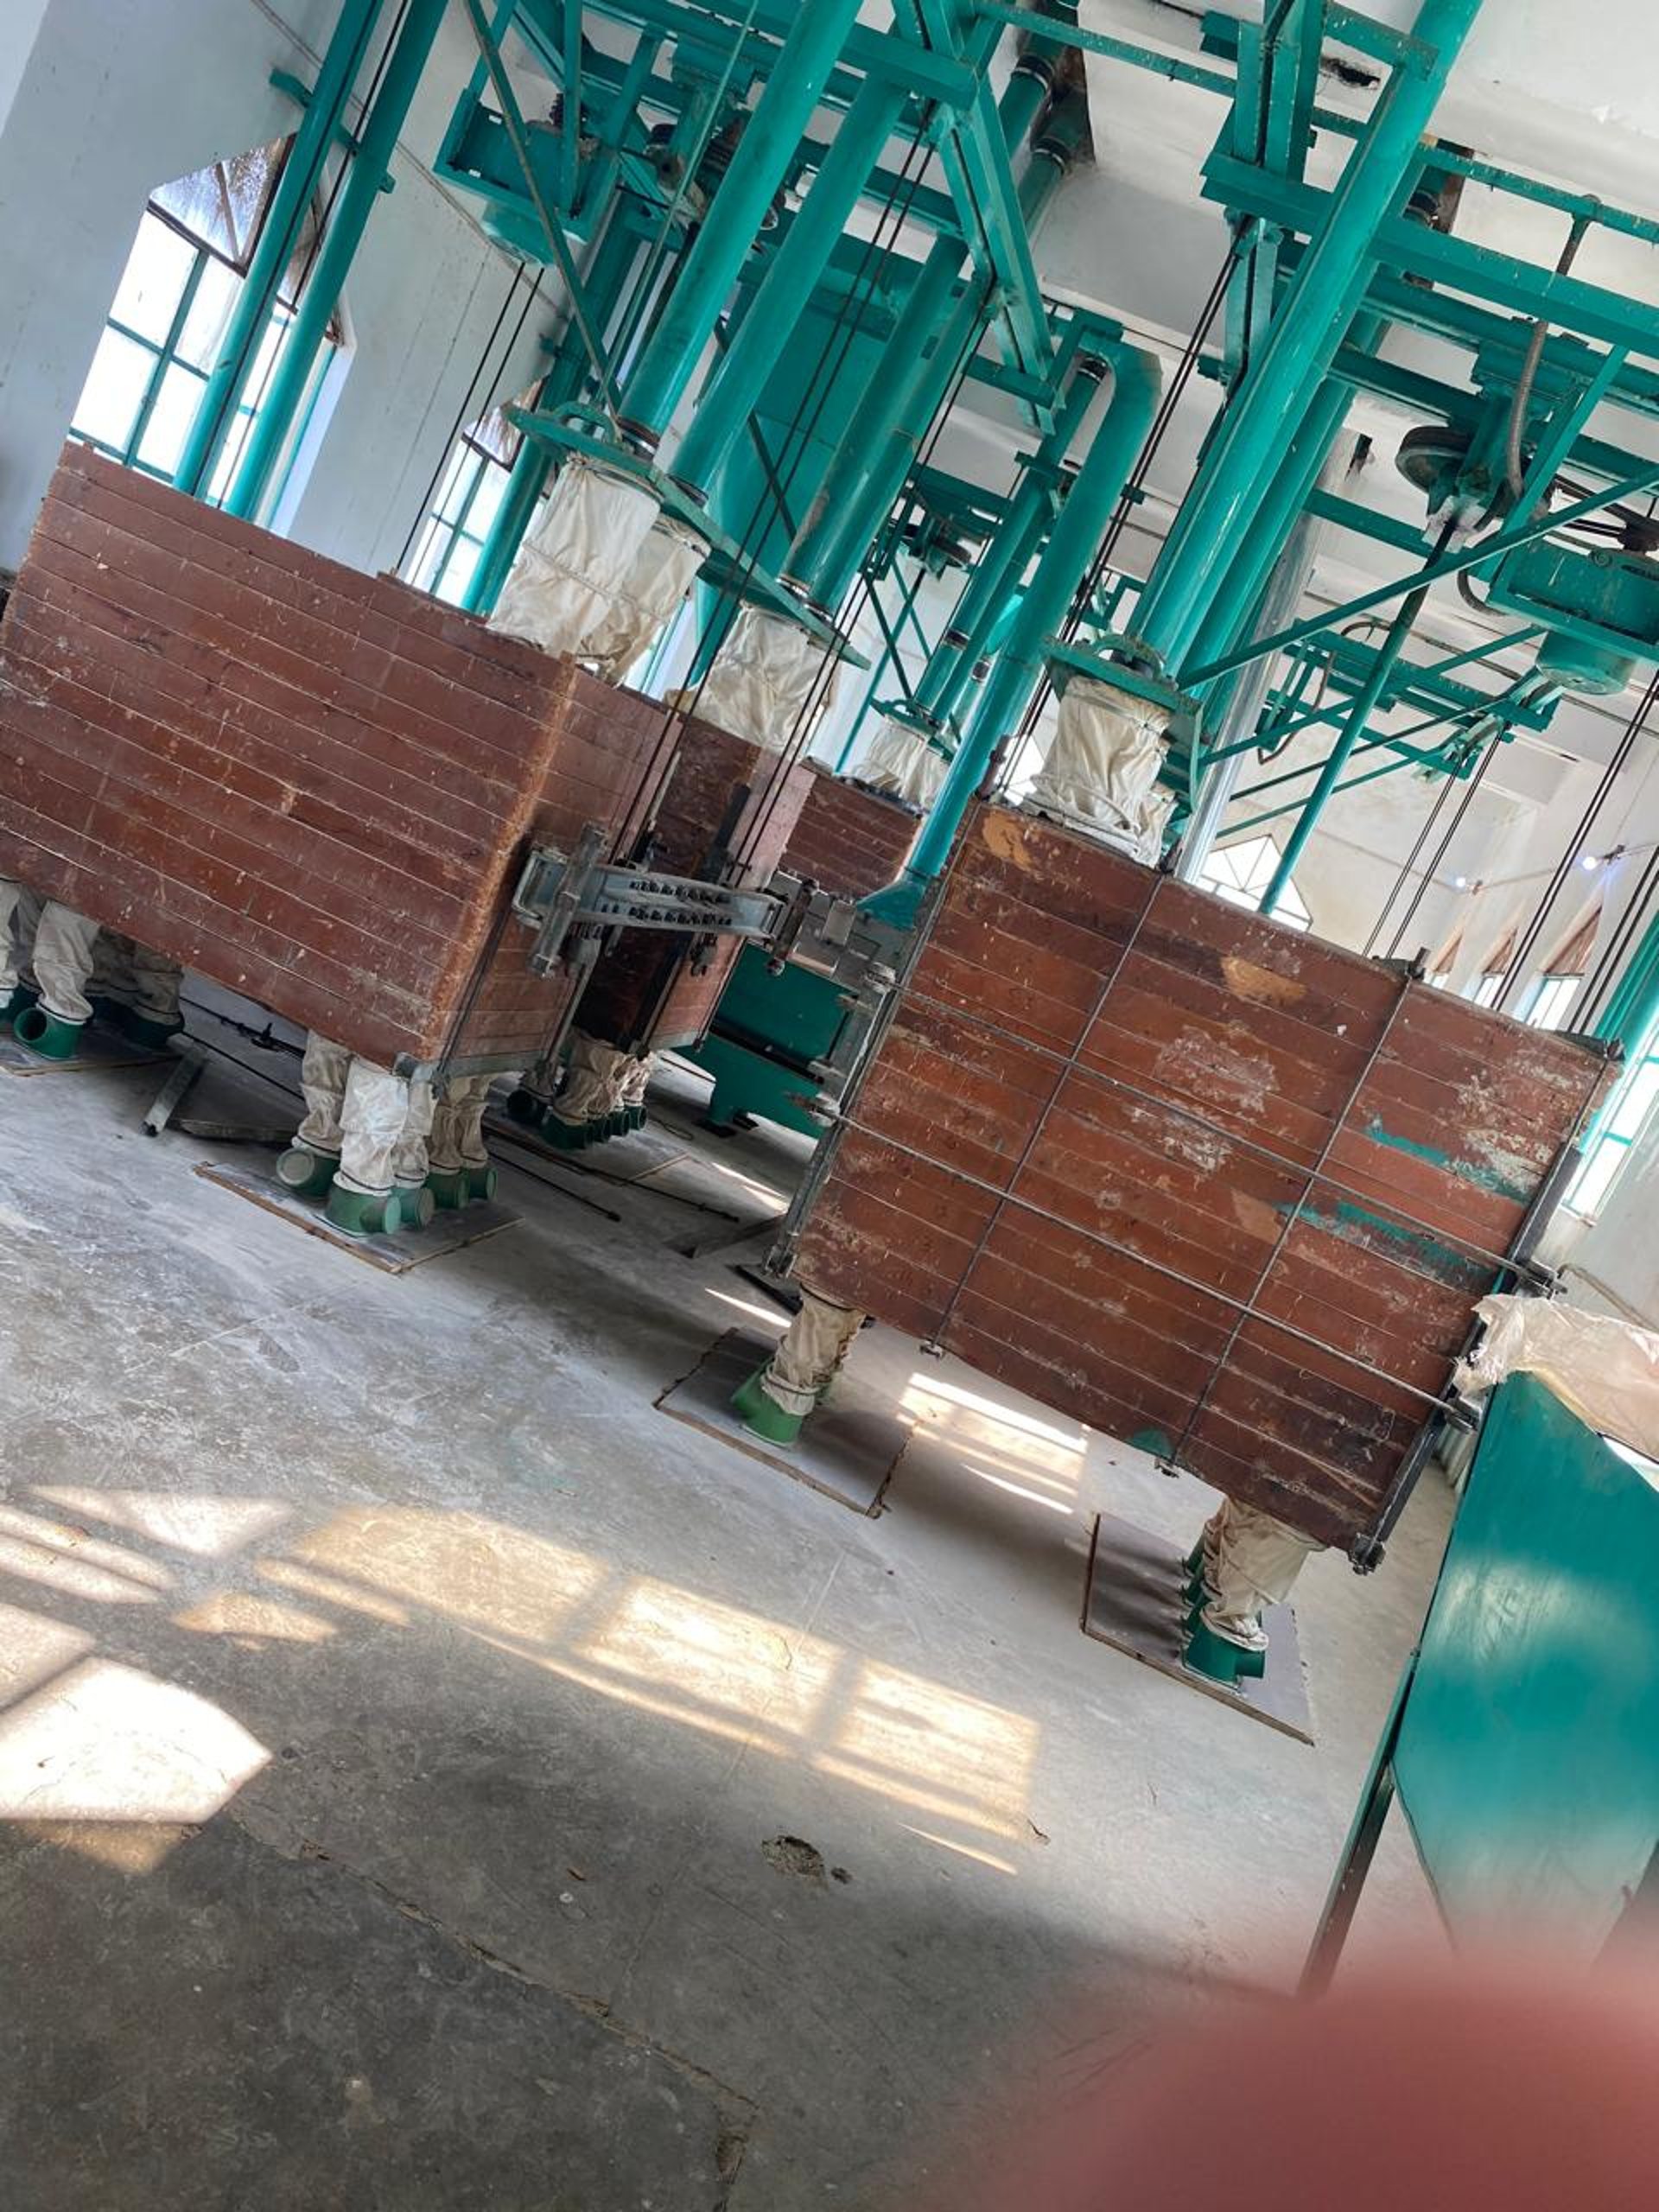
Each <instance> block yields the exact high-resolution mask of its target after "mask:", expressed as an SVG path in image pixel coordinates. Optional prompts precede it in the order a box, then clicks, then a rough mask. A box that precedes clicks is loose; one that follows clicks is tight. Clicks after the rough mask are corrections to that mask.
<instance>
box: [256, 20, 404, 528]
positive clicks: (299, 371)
mask: <svg viewBox="0 0 1659 2212" xmlns="http://www.w3.org/2000/svg"><path fill="white" fill-rule="evenodd" d="M445 5H446V0H410V6H409V13H408V14H407V16H405V17H404V28H403V30H402V33H401V34H400V35H399V37H398V40H397V45H396V46H395V47H394V48H392V52H391V60H389V61H388V63H387V64H386V73H385V78H384V79H383V80H382V83H381V86H380V90H379V92H378V95H377V96H376V99H375V103H374V105H373V107H372V110H371V111H370V112H369V113H368V115H367V116H365V118H364V123H363V130H362V133H361V135H360V137H359V140H358V149H357V152H356V154H355V155H354V156H353V159H352V164H351V168H350V172H349V174H348V175H347V176H346V188H345V190H344V191H343V192H342V193H341V194H340V204H339V206H338V207H336V208H335V210H334V219H333V221H332V222H331V223H330V224H329V226H328V235H327V238H325V239H324V240H323V246H322V251H321V253H320V254H319V255H318V257H317V261H316V266H315V268H314V269H313V270H312V271H311V277H310V281H309V282H308V284H307V285H306V288H305V296H304V298H303V299H302V301H301V302H300V308H299V313H298V314H297V315H296V316H295V318H294V320H293V321H292V322H291V323H290V324H289V328H288V332H287V334H286V336H285V337H284V339H283V350H282V353H281V356H280V358H279V359H278V361H277V373H276V375H275V376H274V377H273V378H271V382H270V391H269V392H268V393H267V394H266V397H265V400H264V405H263V406H262V407H261V408H260V410H259V413H258V416H257V420H256V422H255V423H254V426H253V429H252V430H251V433H250V435H249V438H248V443H247V450H246V451H245V453H244V454H243V456H242V464H241V466H240V467H239V468H238V470H237V472H236V478H235V480H234V482H233V483H232V486H231V488H230V490H229V492H228V493H226V497H225V505H226V511H227V512H229V513H231V514H235V515H244V516H247V517H249V518H251V517H252V516H253V515H255V514H256V513H257V511H258V508H259V505H260V503H261V501H262V500H263V499H264V496H265V493H266V492H267V491H268V489H269V488H270V481H271V479H272V477H273V476H274V475H275V474H276V473H277V464H278V463H279V461H281V459H282V455H283V448H284V447H285V446H286V444H287V442H288V439H289V433H290V432H291V431H292V429H293V428H294V424H295V422H296V419H297V417H298V416H299V413H300V410H301V409H302V407H303V405H304V404H305V397H306V393H307V391H308V388H309V386H310V383H311V376H312V372H313V370H314V369H315V367H316V363H317V355H318V354H319V353H320V352H321V349H322V346H323V341H324V340H325V339H326V338H327V334H328V319H329V317H330V316H331V315H333V314H334V309H335V308H337V307H338V306H339V304H340V293H341V291H342V290H343V289H344V288H345V283H346V272H347V270H349V269H350V267H351V265H352V258H353V255H354V254H355V253H356V251H357V249H358V247H359V245H360V244H361V243H362V238H363V233H364V232H365V230H366V229H367V227H368V221H369V217H370V215H371V214H372V213H373V211H374V204H375V201H376V200H377V199H378V197H379V193H380V186H381V181H382V180H383V179H384V178H385V175H386V172H387V169H388V168H390V166H391V156H392V153H393V151H394V149H396V147H397V134H398V132H399V131H400V130H402V129H403V127H404V121H405V119H406V118H407V117H408V114H409V108H410V101H411V100H412V99H414V97H415V90H416V86H417V85H418V84H419V83H420V81H421V74H422V72H423V70H424V69H425V67H426V64H427V59H428V56H429V54H431V51H432V44H433V41H434V40H435V38H436V37H437V35H438V29H439V26H440V25H441V24H442V22H443V15H444V8H445Z"/></svg>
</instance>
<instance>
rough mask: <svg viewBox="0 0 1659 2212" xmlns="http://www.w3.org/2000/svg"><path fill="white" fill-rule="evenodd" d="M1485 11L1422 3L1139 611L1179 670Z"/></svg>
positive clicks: (1473, 0)
mask: <svg viewBox="0 0 1659 2212" xmlns="http://www.w3.org/2000/svg"><path fill="white" fill-rule="evenodd" d="M1479 12H1480V0H1422V5H1421V7H1420V8H1419V10H1418V11H1417V20H1416V22H1415V23H1414V25H1413V27H1412V30H1413V38H1414V55H1413V56H1412V57H1409V58H1408V59H1407V60H1402V62H1401V64H1400V65H1399V66H1397V67H1395V70H1394V73H1393V74H1392V75H1391V76H1390V78H1389V83H1388V86H1387V88H1386V90H1385V91H1384V92H1383V96H1382V98H1381V99H1379V101H1378V102H1377V105H1376V109H1375V111H1373V114H1372V116H1371V119H1370V123H1369V124H1367V126H1366V134H1365V137H1364V138H1363V140H1362V141H1361V142H1360V143H1359V144H1358V145H1357V146H1356V148H1355V149H1354V151H1353V152H1352V154H1351V155H1350V156H1349V159H1348V164H1347V167H1346V168H1344V171H1343V176H1342V181H1341V183H1340V184H1339V185H1338V188H1337V189H1336V191H1335V193H1334V194H1332V199H1331V201H1330V204H1329V207H1328V209H1327V211H1326V215H1325V223H1324V225H1323V226H1322V228H1321V229H1320V231H1319V235H1318V237H1317V238H1315V239H1314V240H1313V243H1312V244H1311V245H1310V246H1309V247H1308V249H1307V251H1306V253H1305V254H1304V256H1303V257H1302V261H1301V264H1300V267H1299V268H1298V270H1297V271H1296V275H1295V277H1294V280H1293V282H1292V283H1291V286H1290V289H1289V291H1288V292H1287V295H1286V297H1285V299H1284V301H1283V302H1282V304H1281V307H1280V308H1279V311H1278V313H1277V314H1276V315H1274V319H1273V322H1272V326H1271V327H1270V328H1269V330H1268V336H1267V340H1266V342H1265V343H1264V344H1263V346H1262V348H1261V351H1260V352H1259V353H1258V354H1257V356H1256V358H1255V360H1254V361H1253V362H1252V363H1251V365H1250V366H1249V369H1248V370H1247V371H1246V372H1245V374H1244V377H1243V380H1242V382H1241V383H1240V385H1239V387H1238V391H1237V395H1236V397H1235V398H1234V400H1233V401H1232V402H1231V404H1230V405H1229V407H1228V409H1227V410H1226V412H1225V414H1224V416H1222V419H1221V423H1220V426H1219V428H1218V429H1217V435H1216V437H1215V439H1214V441H1213V442H1212V444H1211V448H1210V451H1209V453H1208V454H1206V455H1205V461H1204V464H1203V466H1202V467H1201V468H1200V470H1199V472H1198V480H1197V482H1196V484H1195V485H1194V486H1193V488H1192V492H1191V493H1189V495H1188V497H1187V499H1186V500H1185V503H1184V504H1183V506H1182V509H1181V512H1180V514H1179V517H1178V518H1177V521H1176V525H1175V527H1174V529H1173V530H1172V531H1171V532H1170V536H1169V539H1168V542H1167V543H1166V546H1165V548H1164V551H1163V554H1162V556H1161V557H1160V560H1159V562H1158V564H1157V567H1156V569H1154V574H1153V577H1152V580H1151V582H1150V583H1149V584H1148V586H1147V593H1146V596H1145V598H1144V599H1143V601H1142V602H1141V607H1140V608H1139V610H1138V612H1137V618H1136V620H1137V627H1138V629H1139V630H1140V632H1141V635H1142V636H1143V637H1144V638H1145V639H1147V643H1148V644H1149V645H1152V646H1153V647H1154V649H1155V650H1156V651H1157V652H1159V653H1160V654H1161V656H1162V658H1163V660H1164V664H1165V666H1166V668H1168V669H1169V670H1170V671H1172V672H1174V673H1177V674H1179V671H1181V669H1182V667H1183V665H1184V664H1185V662H1186V660H1187V658H1188V655H1189V648H1190V646H1191V644H1192V638H1193V635H1194V633H1195V632H1196V630H1197V627H1198V622H1199V620H1201V618H1202V614H1203V611H1204V607H1205V602H1206V600H1207V596H1208V593H1209V590H1210V588H1211V582H1212V580H1213V579H1214V577H1215V575H1216V573H1217V569H1218V567H1219V566H1220V565H1221V564H1222V563H1224V562H1226V561H1229V560H1230V558H1231V557H1232V555H1233V552H1234V549H1235V548H1236V545H1237V543H1238V541H1239V539H1240V537H1242V536H1243V533H1244V532H1245V531H1248V530H1249V529H1250V528H1252V527H1253V520H1254V518H1253V509H1254V506H1255V502H1256V500H1257V499H1259V497H1260V495H1261V493H1262V490H1263V489H1264V487H1265V485H1266V482H1267V480H1268V477H1269V475H1270V474H1271V472H1272V470H1273V469H1274V467H1275V465H1276V458H1277V455H1278V454H1279V452H1280V450H1281V448H1282V446H1283V444H1284V442H1285V441H1286V439H1287V435H1290V434H1292V433H1293V432H1294V429H1295V428H1296V426H1297V425H1298V423H1300V419H1301V417H1302V415H1303V414H1304V413H1305V411H1306V406H1307V404H1308V396H1309V395H1310V394H1311V393H1312V392H1313V391H1314V390H1315V389H1316V387H1317V386H1318V385H1319V381H1320V379H1321V378H1323V377H1324V375H1325V372H1326V370H1327V369H1328V368H1329V367H1330V365H1331V361H1332V357H1333V355H1334V354H1335V353H1336V350H1337V346H1338V343H1339V342H1340V340H1341V337H1342V334H1343V333H1344V330H1345V329H1346V327H1347V326H1348V324H1349V322H1350V321H1351V320H1352V317H1353V314H1354V310H1355V308H1356V306H1357V301H1358V298H1359V296H1361V295H1362V294H1363V286H1364V283H1365V282H1366V280H1367V278H1368V277H1369V275H1370V259H1369V256H1370V247H1371V243H1372V240H1373V238H1374V237H1375V235H1376V228H1377V226H1378V224H1379V223H1380V222H1381V221H1382V220H1383V217H1384V216H1385V215H1386V214H1387V213H1389V210H1390V208H1391V207H1392V206H1393V204H1394V203H1395V200H1397V199H1398V198H1399V196H1400V195H1401V194H1402V191H1403V190H1404V188H1405V187H1406V185H1407V184H1408V182H1409V181H1410V179H1411V177H1412V175H1414V171H1415V170H1416V168H1418V166H1419V165H1420V163H1421V160H1422V158H1423V149H1422V145H1421V139H1422V134H1423V132H1424V130H1426V129H1427V125H1428V124H1429V121H1430V119H1431V118H1432V117H1433V112H1434V109H1435V105H1436V104H1437V103H1438V101H1439V99H1440V92H1441V91H1442V89H1443V88H1444V86H1445V83H1446V76H1447V73H1448V72H1449V71H1450V69H1451V67H1452V62H1453V61H1454V60H1456V59H1457V55H1458V53H1459V48H1461V47H1462V45H1463V42H1464V40H1465V38H1466V37H1467V35H1468V33H1469V30H1470V28H1471V25H1472V24H1473V22H1474V21H1475V18H1476V16H1478V14H1479Z"/></svg>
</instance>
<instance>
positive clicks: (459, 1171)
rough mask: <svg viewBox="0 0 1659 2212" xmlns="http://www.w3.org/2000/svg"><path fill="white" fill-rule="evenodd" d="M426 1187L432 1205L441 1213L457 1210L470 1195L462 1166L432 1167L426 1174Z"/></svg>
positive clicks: (465, 1172)
mask: <svg viewBox="0 0 1659 2212" xmlns="http://www.w3.org/2000/svg"><path fill="white" fill-rule="evenodd" d="M426 1187H427V1189H428V1190H429V1192H431V1194H432V1203H433V1205H435V1207H436V1208H437V1209H438V1211H440V1212H441V1213H454V1212H456V1211H459V1209H460V1208H461V1207H462V1206H464V1205H466V1203H467V1198H468V1197H469V1195H470V1193H469V1192H468V1190H467V1170H466V1169H465V1168H464V1167H434V1168H432V1169H431V1170H430V1171H429V1173H428V1175H427V1179H426Z"/></svg>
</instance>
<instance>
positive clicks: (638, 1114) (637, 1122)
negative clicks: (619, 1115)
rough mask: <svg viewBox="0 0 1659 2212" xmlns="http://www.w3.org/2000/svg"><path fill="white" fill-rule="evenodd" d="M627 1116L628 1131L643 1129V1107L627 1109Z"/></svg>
mask: <svg viewBox="0 0 1659 2212" xmlns="http://www.w3.org/2000/svg"><path fill="white" fill-rule="evenodd" d="M627 1116H628V1127H629V1128H630V1129H643V1128H645V1108H644V1107H643V1106H630V1107H629V1108H628V1109H627Z"/></svg>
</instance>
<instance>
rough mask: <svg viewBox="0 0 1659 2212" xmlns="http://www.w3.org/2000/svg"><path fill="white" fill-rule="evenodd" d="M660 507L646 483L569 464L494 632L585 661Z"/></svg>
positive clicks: (503, 599) (499, 609) (524, 551)
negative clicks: (646, 487)
mask: <svg viewBox="0 0 1659 2212" xmlns="http://www.w3.org/2000/svg"><path fill="white" fill-rule="evenodd" d="M656 519H657V502H656V501H655V499H652V495H651V493H649V492H648V491H647V490H646V489H645V486H643V485H642V484H639V483H637V482H635V481H634V480H633V479H632V478H631V477H627V476H621V475H618V474H616V473H615V472H614V471H613V470H611V469H606V468H601V467H598V466H597V465H596V464H595V463H594V462H593V461H586V460H582V459H581V458H575V459H572V460H570V461H566V463H565V464H564V467H563V468H562V469H561V470H560V472H559V474H558V476H557V478H556V480H555V482H554V486H553V489H552V491H551V492H550V493H549V494H548V497H547V499H546V502H545V504H544V505H543V508H542V512H541V513H540V515H539V516H538V517H537V520H536V522H535V523H534V524H532V526H531V529H530V531H528V533H527V534H526V536H525V538H524V543H523V544H522V545H521V546H520V547H519V549H518V558H517V560H515V561H514V563H513V564H512V572H511V574H510V575H508V577H507V580H506V582H505V584H504V585H503V586H502V587H501V596H500V598H499V600H498V601H497V602H496V607H495V612H494V613H493V614H492V615H491V617H490V627H491V628H492V629H493V630H501V631H505V632H507V634H508V635H510V636H512V637H515V638H526V639H529V641H530V643H531V645H540V646H541V647H542V649H543V652H550V653H574V654H576V655H581V654H582V653H583V652H586V651H587V649H588V639H590V638H592V637H593V636H594V635H595V634H597V633H598V632H601V630H602V629H603V627H604V626H606V625H607V624H608V623H610V622H611V621H612V620H613V616H614V609H615V607H616V604H617V602H618V601H619V600H620V597H621V595H622V593H623V591H624V589H625V588H626V585H627V583H628V582H629V579H630V577H631V576H632V573H633V569H634V564H635V563H636V561H637V560H638V558H639V552H640V549H641V547H642V546H643V544H644V543H645V537H646V535H647V533H648V532H649V531H650V530H651V527H652V524H653V523H654V522H655V521H656Z"/></svg>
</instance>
